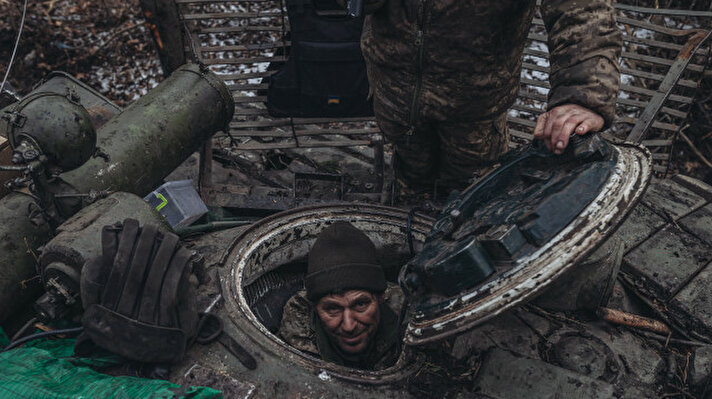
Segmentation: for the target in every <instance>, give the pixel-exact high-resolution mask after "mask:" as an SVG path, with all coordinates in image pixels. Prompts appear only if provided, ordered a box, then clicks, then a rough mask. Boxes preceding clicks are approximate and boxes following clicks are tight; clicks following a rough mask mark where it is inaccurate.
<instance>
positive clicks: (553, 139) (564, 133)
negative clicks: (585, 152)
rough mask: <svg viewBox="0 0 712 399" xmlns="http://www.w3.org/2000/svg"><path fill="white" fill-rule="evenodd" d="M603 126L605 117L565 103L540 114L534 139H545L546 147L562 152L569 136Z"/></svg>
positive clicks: (556, 152)
mask: <svg viewBox="0 0 712 399" xmlns="http://www.w3.org/2000/svg"><path fill="white" fill-rule="evenodd" d="M602 128H603V118H602V117H601V116H600V115H598V114H597V113H595V112H593V111H591V110H590V109H588V108H584V107H582V106H580V105H576V104H564V105H559V106H558V107H554V108H552V109H550V110H549V111H547V112H545V113H543V114H541V115H539V119H537V121H536V127H535V128H534V139H539V140H544V144H546V148H548V149H549V151H553V152H554V153H555V154H561V153H563V152H564V150H565V149H566V146H567V145H569V137H570V136H571V134H572V133H574V132H576V134H578V135H584V134H586V133H588V132H596V131H599V130H601V129H602Z"/></svg>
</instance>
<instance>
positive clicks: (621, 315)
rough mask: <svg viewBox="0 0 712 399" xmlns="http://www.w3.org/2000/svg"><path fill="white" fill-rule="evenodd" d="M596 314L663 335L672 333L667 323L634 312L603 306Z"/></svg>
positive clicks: (621, 323)
mask: <svg viewBox="0 0 712 399" xmlns="http://www.w3.org/2000/svg"><path fill="white" fill-rule="evenodd" d="M596 314H597V315H598V317H600V318H601V319H603V320H605V321H607V322H609V323H613V324H619V325H622V326H627V327H633V328H639V329H642V330H648V331H653V332H656V333H659V334H663V335H670V334H672V331H671V330H670V327H668V326H667V324H665V323H663V322H661V321H659V320H655V319H651V318H648V317H643V316H638V315H635V314H631V313H626V312H623V311H621V310H616V309H609V308H603V307H601V308H598V310H597V311H596Z"/></svg>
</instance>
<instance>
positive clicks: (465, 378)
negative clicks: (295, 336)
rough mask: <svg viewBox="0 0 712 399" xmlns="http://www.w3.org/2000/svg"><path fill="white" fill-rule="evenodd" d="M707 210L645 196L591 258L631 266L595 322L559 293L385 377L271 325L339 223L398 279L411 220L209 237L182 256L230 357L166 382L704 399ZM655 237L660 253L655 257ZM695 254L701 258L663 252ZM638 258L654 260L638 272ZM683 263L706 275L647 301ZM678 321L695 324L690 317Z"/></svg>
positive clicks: (228, 389)
mask: <svg viewBox="0 0 712 399" xmlns="http://www.w3.org/2000/svg"><path fill="white" fill-rule="evenodd" d="M711 200H712V187H710V186H707V185H705V184H704V183H701V182H699V181H697V180H694V179H689V178H686V177H683V176H676V177H675V178H673V179H667V180H654V181H653V182H652V183H651V185H650V187H649V189H648V191H647V192H646V194H644V195H643V197H642V199H641V201H640V203H639V204H638V205H637V206H636V207H635V208H634V209H633V211H632V214H631V216H630V217H629V218H628V219H627V220H626V222H625V223H623V224H622V226H621V227H620V228H619V229H618V230H617V232H616V233H615V234H614V235H613V237H612V238H611V239H609V240H608V241H607V244H606V245H603V246H601V247H600V248H599V250H598V251H597V252H596V253H594V254H592V255H591V256H590V259H594V260H595V259H596V258H601V257H605V256H607V255H608V254H610V252H611V251H612V249H611V248H613V247H615V246H616V245H617V244H615V243H620V244H619V245H622V246H623V248H624V252H625V254H624V255H621V256H622V258H623V261H622V270H621V272H620V273H619V274H618V278H617V279H612V280H611V281H610V283H611V292H612V295H611V297H610V299H608V300H607V301H606V302H605V303H602V304H600V305H601V307H599V308H598V309H599V312H598V315H597V314H596V313H595V312H593V311H590V310H585V309H584V310H581V309H579V310H576V311H572V310H570V309H567V310H564V311H562V309H561V306H560V305H559V308H557V306H556V303H559V304H560V303H561V299H562V298H563V299H564V300H566V301H575V300H576V298H575V296H571V295H570V294H569V296H565V294H562V293H561V292H562V291H561V290H560V289H559V288H556V287H553V288H551V289H550V290H551V291H556V290H557V289H559V292H558V293H557V292H555V293H554V295H556V297H557V298H558V299H559V301H557V300H552V298H551V296H548V295H547V293H544V294H542V295H541V296H539V298H537V299H536V300H534V301H533V302H530V303H529V304H527V305H523V306H517V307H513V308H511V309H509V310H507V311H505V312H503V313H501V314H500V315H499V316H497V317H496V318H493V319H491V320H489V321H487V322H486V323H484V324H482V325H480V326H478V327H475V328H474V329H471V330H469V331H467V332H464V333H460V334H455V335H453V336H451V337H448V338H447V339H443V340H441V341H438V342H435V343H432V344H429V345H425V346H407V345H405V346H404V347H403V351H402V353H401V355H400V357H399V360H398V362H397V364H396V365H394V366H393V367H391V368H389V369H386V370H383V371H380V372H367V371H360V370H355V369H349V368H344V367H340V366H336V365H333V364H329V363H326V362H323V361H321V360H319V359H316V358H314V357H311V356H309V355H306V354H304V353H301V352H299V351H297V350H295V349H293V348H291V347H289V346H288V345H287V344H285V343H284V342H283V341H282V340H281V339H279V338H278V337H277V336H276V335H275V326H276V324H275V321H276V320H278V319H279V318H280V317H281V315H280V313H281V308H282V306H283V304H284V302H285V301H286V300H287V299H288V298H289V296H290V295H291V294H292V293H293V292H295V291H296V290H298V289H300V288H301V287H302V286H303V285H302V284H303V283H302V278H303V275H304V272H305V267H306V266H305V256H306V254H307V251H308V248H309V246H310V243H311V242H313V240H314V238H315V234H316V233H317V232H318V231H319V230H320V229H321V228H323V227H324V225H326V224H328V223H330V222H333V221H335V220H348V221H351V222H353V223H354V224H356V225H357V226H358V227H359V228H361V229H363V230H364V231H365V232H366V233H367V234H368V235H369V237H370V238H371V239H372V240H374V242H376V244H377V247H378V248H379V252H380V254H381V255H382V257H383V259H384V260H385V264H386V265H387V269H388V271H389V272H388V276H389V278H390V279H394V278H395V271H396V270H397V268H398V267H399V265H400V264H402V263H403V262H405V261H406V260H407V259H408V258H409V257H410V252H409V249H408V244H407V225H408V212H407V211H406V210H400V209H395V208H389V207H380V206H375V205H329V206H315V207H308V208H302V209H295V210H291V211H286V212H284V213H280V214H276V215H274V216H271V217H268V218H266V219H264V220H262V221H260V222H258V223H256V224H254V225H252V226H251V227H247V228H245V227H241V228H236V229H231V230H225V231H222V232H217V233H211V234H206V235H204V236H201V237H199V238H195V239H192V240H190V242H189V246H190V247H191V248H192V249H194V250H196V251H198V252H200V253H201V254H203V256H204V257H205V266H204V267H205V268H204V273H202V279H203V282H204V283H205V284H204V285H203V291H202V293H201V296H200V298H199V301H200V303H201V306H202V307H203V308H204V309H205V308H210V309H212V310H213V311H214V312H216V313H217V314H218V315H219V316H220V317H221V318H222V319H223V320H224V321H225V331H226V333H227V335H228V336H229V337H230V339H231V340H234V342H236V343H238V345H237V346H235V345H232V346H231V345H230V344H229V343H227V344H226V343H224V342H215V343H212V344H209V345H207V346H195V347H193V348H192V349H191V350H190V352H189V353H188V355H187V356H186V358H185V359H184V360H183V361H182V362H181V363H180V364H179V365H177V366H176V367H174V368H173V372H172V374H171V380H173V381H176V382H179V383H183V384H190V385H198V384H202V385H210V386H213V387H215V388H218V389H221V390H223V391H224V392H225V394H226V397H254V398H262V397H394V398H395V397H434V396H441V397H486V398H511V397H542V398H549V397H550V398H554V397H584V398H604V397H605V398H609V397H630V398H633V397H635V398H640V397H660V396H661V395H666V394H672V395H685V394H687V395H700V396H701V395H703V394H705V392H706V389H707V381H708V379H709V376H710V375H711V374H710V372H711V371H712V366H711V364H712V350H710V348H711V346H710V345H709V344H708V342H709V341H708V340H707V339H706V337H705V333H706V332H709V331H712V329H710V325H709V324H705V322H706V320H708V319H707V318H706V315H707V314H708V313H709V312H710V309H712V307H704V303H706V301H707V297H706V295H705V294H704V292H705V291H704V290H703V289H702V288H701V287H704V286H705V282H706V279H707V278H708V277H707V276H708V273H709V271H708V270H707V268H709V266H710V254H712V250H710V248H712V243H711V242H710V237H712V223H709V221H710V213H709V212H710V206H712V205H711V204H710V201H711ZM671 212H674V213H673V214H672V215H671ZM666 215H667V216H666ZM432 223H433V219H430V218H427V217H424V216H419V215H418V214H416V216H415V218H414V219H413V221H412V233H413V239H414V243H415V248H416V251H418V250H420V249H421V248H422V246H423V242H424V240H425V239H426V237H427V234H428V232H429V231H430V229H431V228H432ZM661 236H662V237H664V239H665V240H667V241H669V242H670V244H668V246H666V247H661V246H660V244H659V241H660V240H661V239H663V238H661ZM691 242H695V243H696V244H697V246H696V247H686V248H687V249H686V250H684V251H683V250H682V249H681V250H679V251H674V250H669V248H670V247H671V246H674V245H679V246H684V245H687V244H690V243H691ZM690 252H692V253H693V254H690ZM640 254H649V255H648V257H647V258H646V260H645V262H644V263H642V262H640V256H641V255H640ZM689 257H693V258H694V259H697V260H698V263H699V264H701V266H698V270H694V271H693V272H692V274H691V275H688V276H684V277H683V278H679V279H677V280H675V282H677V284H678V286H676V288H675V292H674V294H676V295H672V296H671V293H668V295H667V296H663V295H661V294H656V293H654V287H658V289H660V283H657V284H656V282H655V280H654V279H650V278H648V275H655V276H661V275H665V273H671V271H669V270H670V268H671V265H673V264H674V265H686V264H687V261H686V259H687V258H689ZM642 269H644V270H649V271H650V272H649V273H648V274H644V273H643V272H642V271H641V270H642ZM673 270H675V271H677V270H679V267H677V268H673ZM614 275H615V274H614ZM666 281H667V280H666ZM564 292H565V291H564ZM562 295H563V296H562ZM673 305H674V306H673ZM686 307H687V309H691V310H688V311H687V312H685V311H684V309H686ZM564 308H566V307H564ZM569 308H570V307H569ZM601 309H606V310H610V311H611V312H614V311H616V310H618V311H622V312H626V313H625V314H636V315H642V316H648V317H651V318H654V319H656V320H662V321H664V323H665V324H666V325H667V326H669V328H670V329H671V333H669V334H667V335H666V334H664V333H661V332H660V331H658V332H654V331H651V329H650V328H649V326H647V325H645V324H644V323H643V324H640V323H639V324H636V323H635V322H633V323H627V324H628V325H627V326H626V325H624V324H626V323H625V321H621V320H618V319H616V318H611V317H609V315H608V314H603V313H601ZM681 309H682V310H681ZM688 326H690V327H688ZM692 326H695V327H696V330H695V329H693V328H691V327H692ZM697 331H699V332H697ZM228 348H229V349H228ZM240 348H242V349H240ZM250 359H252V361H254V363H251V360H250ZM245 364H247V366H245ZM253 366H255V367H254V369H251V368H250V367H253ZM681 392H684V394H683V393H681Z"/></svg>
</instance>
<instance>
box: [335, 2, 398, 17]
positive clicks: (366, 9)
mask: <svg viewBox="0 0 712 399" xmlns="http://www.w3.org/2000/svg"><path fill="white" fill-rule="evenodd" d="M347 1H348V0H336V2H337V3H339V4H340V5H341V7H344V8H346V2H347ZM384 4H386V0H363V13H364V14H373V13H374V12H376V11H377V10H378V9H379V8H381V7H383V5H384Z"/></svg>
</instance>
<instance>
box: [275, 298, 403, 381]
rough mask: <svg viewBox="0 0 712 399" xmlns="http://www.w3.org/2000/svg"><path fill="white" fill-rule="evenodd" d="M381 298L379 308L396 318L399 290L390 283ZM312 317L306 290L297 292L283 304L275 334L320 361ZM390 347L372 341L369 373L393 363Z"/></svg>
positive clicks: (401, 303) (394, 357) (400, 304)
mask: <svg viewBox="0 0 712 399" xmlns="http://www.w3.org/2000/svg"><path fill="white" fill-rule="evenodd" d="M383 296H384V302H383V305H385V306H388V307H389V308H390V310H392V311H393V312H394V313H395V314H396V315H397V314H399V313H400V309H401V307H402V306H403V301H404V296H403V292H402V291H401V290H400V288H399V287H398V286H396V285H394V284H389V285H388V288H386V291H385V292H384V294H383ZM312 315H313V309H312V305H311V303H310V302H309V300H308V299H307V292H306V290H301V291H298V292H297V293H296V294H294V295H293V296H292V297H291V298H290V299H289V300H288V301H287V304H286V305H284V311H283V313H282V321H281V322H280V326H279V332H278V333H277V335H279V337H281V338H282V339H283V340H284V341H285V342H286V343H288V344H289V345H291V346H292V347H294V348H296V349H298V350H300V351H302V352H305V353H307V354H309V355H312V356H314V357H317V358H322V355H321V353H320V352H319V349H318V347H317V336H316V332H315V329H314V325H313V318H312ZM391 344H392V343H390V342H379V341H378V340H377V341H376V344H375V347H374V348H373V350H374V351H376V352H377V354H378V356H379V360H378V361H377V362H376V364H375V366H373V370H382V369H385V368H387V367H390V366H391V365H392V364H393V363H394V362H395V359H396V358H397V355H398V354H397V353H395V352H394V351H393V350H392V345H391Z"/></svg>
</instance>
